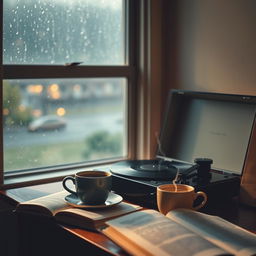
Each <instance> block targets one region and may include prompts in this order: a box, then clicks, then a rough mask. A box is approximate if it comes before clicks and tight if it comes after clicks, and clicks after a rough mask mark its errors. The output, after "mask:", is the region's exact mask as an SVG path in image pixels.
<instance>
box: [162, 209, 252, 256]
mask: <svg viewBox="0 0 256 256" xmlns="http://www.w3.org/2000/svg"><path fill="white" fill-rule="evenodd" d="M166 216H167V217H168V218H171V219H172V220H174V221H176V222H178V223H180V224H182V225H184V226H185V227H187V228H189V229H190V230H192V231H194V232H196V233H197V234H199V235H201V236H203V237H205V238H207V240H209V241H211V242H212V243H215V244H216V245H218V246H221V247H222V248H225V250H228V251H230V252H231V253H234V254H236V255H243V256H248V255H256V235H255V234H253V233H251V232H248V231H247V230H245V229H242V228H240V227H238V226H236V225H234V224H232V223H230V222H228V221H226V220H224V219H222V218H220V217H217V216H212V215H208V214H204V213H200V212H196V211H192V210H187V209H177V210H173V211H171V212H169V213H168V214H167V215H166Z"/></svg>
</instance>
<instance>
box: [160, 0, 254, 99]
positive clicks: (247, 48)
mask: <svg viewBox="0 0 256 256" xmlns="http://www.w3.org/2000/svg"><path fill="white" fill-rule="evenodd" d="M164 8H165V15H164V16H163V19H164V24H165V25H164V31H165V36H166V38H165V45H164V46H163V47H164V49H165V56H166V57H167V58H166V60H165V66H166V67H167V68H166V72H165V74H164V76H165V82H166V83H167V84H168V85H169V87H170V88H182V89H189V90H203V91H214V92H225V93H237V94H252V95H256V29H255V26H256V15H255V11H256V1H254V0H214V1H213V0H176V1H168V0H165V1H164Z"/></svg>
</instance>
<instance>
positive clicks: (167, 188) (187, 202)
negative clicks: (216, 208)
mask: <svg viewBox="0 0 256 256" xmlns="http://www.w3.org/2000/svg"><path fill="white" fill-rule="evenodd" d="M198 197H202V198H203V201H202V202H201V203H200V204H199V205H197V206H193V205H194V201H195V200H196V199H197V198H198ZM206 202H207V195H206V194H205V193H204V192H202V191H198V192H196V191H195V189H194V187H192V186H189V185H185V184H176V185H174V184H164V185H160V186H158V187H157V206H158V210H159V211H160V212H161V213H163V214H164V215H165V214H166V213H168V212H169V211H171V210H174V209H177V208H187V209H193V210H198V209H200V208H202V207H203V206H204V205H205V203H206Z"/></svg>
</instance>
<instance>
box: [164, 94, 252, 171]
mask: <svg viewBox="0 0 256 256" xmlns="http://www.w3.org/2000/svg"><path fill="white" fill-rule="evenodd" d="M255 112H256V98H254V97H248V96H238V95H226V94H217V93H198V92H186V91H177V90H176V91H172V92H171V95H170V97H169V102H168V108H167V111H166V117H165V122H164V126H163V130H162V133H161V138H160V141H161V152H160V151H159V155H160V156H165V157H168V158H172V159H177V160H181V161H186V162H192V163H193V162H194V159H195V158H198V157H200V158H201V157H204V158H211V159H213V164H212V168H213V169H217V170H224V171H228V172H232V173H235V174H239V175H240V174H241V173H242V170H243V166H244V161H245V157H246V153H247V148H248V144H249V140H250V135H251V131H252V126H253V122H254V118H255Z"/></svg>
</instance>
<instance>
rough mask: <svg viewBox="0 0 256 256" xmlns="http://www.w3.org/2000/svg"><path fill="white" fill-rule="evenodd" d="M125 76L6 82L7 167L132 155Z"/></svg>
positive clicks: (22, 167) (5, 163)
mask: <svg viewBox="0 0 256 256" xmlns="http://www.w3.org/2000/svg"><path fill="white" fill-rule="evenodd" d="M126 91H127V82H126V79H124V78H87V79H36V80H35V79H26V80H24V79H23V80H4V81H3V119H4V124H3V125H4V170H5V171H10V170H21V169H30V168H38V167H47V166H52V165H63V164H70V163H78V162H83V161H90V160H99V159H107V158H114V157H124V156H126V154H127V152H126V148H127V147H126V146H127V145H126V141H127V131H126V130H127V127H126V113H127V111H126V109H127V106H126V101H127V100H126V97H127V93H126Z"/></svg>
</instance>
